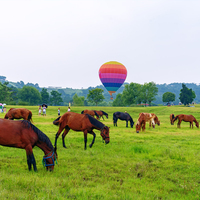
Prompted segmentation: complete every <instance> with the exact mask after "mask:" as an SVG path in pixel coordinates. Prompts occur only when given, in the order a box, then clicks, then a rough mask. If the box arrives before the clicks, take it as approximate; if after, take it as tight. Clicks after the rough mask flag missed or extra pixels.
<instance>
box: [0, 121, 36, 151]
mask: <svg viewBox="0 0 200 200" xmlns="http://www.w3.org/2000/svg"><path fill="white" fill-rule="evenodd" d="M21 122H22V121H21V120H20V121H13V120H6V119H0V127H1V129H0V145H3V146H9V147H17V148H25V147H26V145H27V144H30V143H31V145H32V146H34V144H35V142H36V141H37V140H38V136H37V134H36V133H35V132H34V131H32V130H30V129H29V128H25V127H23V125H22V123H21Z"/></svg>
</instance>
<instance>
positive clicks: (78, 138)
mask: <svg viewBox="0 0 200 200" xmlns="http://www.w3.org/2000/svg"><path fill="white" fill-rule="evenodd" d="M10 107H11V106H7V111H8V110H9V108H10ZM26 108H28V109H29V110H31V111H32V112H33V121H34V125H36V126H37V127H38V128H39V129H40V130H41V131H43V132H44V133H45V134H46V135H47V136H48V137H49V138H50V140H51V142H52V144H54V140H55V134H56V132H57V130H58V127H57V126H54V125H53V124H52V122H53V120H55V119H56V118H57V109H58V107H48V109H47V116H46V117H43V116H38V107H34V106H33V107H28V106H26ZM84 109H86V107H71V111H72V112H77V113H80V112H81V111H82V110H84ZM87 109H88V107H87ZM89 109H96V110H104V111H105V112H107V113H108V114H109V118H108V119H105V121H103V120H101V122H103V123H104V124H105V125H107V126H109V127H110V143H109V144H107V145H105V143H102V138H101V136H100V131H98V130H95V131H94V132H95V133H96V134H97V137H96V141H95V143H94V145H93V147H92V148H89V144H90V142H91V141H92V136H91V135H88V147H87V150H84V138H83V133H82V132H74V131H71V130H70V132H69V134H68V135H67V136H66V139H65V141H66V146H67V149H64V148H63V147H62V139H61V138H62V137H61V135H60V137H59V138H58V143H57V145H58V150H57V153H58V165H56V166H55V168H54V172H47V171H46V170H45V168H43V166H42V158H43V155H44V154H43V152H42V151H41V150H40V149H39V148H37V147H35V148H34V149H33V152H34V155H35V158H36V162H37V168H38V172H36V173H35V172H34V171H31V172H29V171H28V166H27V162H26V152H25V150H23V149H16V148H9V147H3V146H0V152H1V154H0V197H1V199H29V200H32V199H200V130H199V129H197V128H196V126H194V128H193V129H190V128H189V123H186V122H182V124H181V128H180V129H178V128H177V126H176V123H175V125H174V126H172V125H171V124H170V121H169V115H170V114H171V113H174V114H175V115H178V114H181V113H184V114H192V115H194V116H195V117H196V119H197V121H200V105H195V107H183V106H171V107H164V106H163V107H162V106H161V107H147V108H144V107H126V108H124V107H123V108H122V107H120V108H116V107H89ZM66 111H67V107H61V115H62V114H63V113H65V112H66ZM116 111H122V112H124V111H127V112H128V113H129V114H130V115H131V116H132V118H133V120H134V122H136V121H137V119H138V115H139V113H140V112H149V113H155V114H156V115H157V116H158V118H159V120H160V121H161V125H160V126H156V128H155V129H153V128H149V127H148V125H147V126H146V127H147V128H146V131H145V132H140V133H136V130H135V126H134V128H130V126H129V127H128V128H126V127H125V122H124V121H118V127H114V126H113V122H112V114H113V113H114V112H116ZM3 117H4V114H3V113H0V118H3Z"/></svg>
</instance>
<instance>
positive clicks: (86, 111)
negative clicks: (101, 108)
mask: <svg viewBox="0 0 200 200" xmlns="http://www.w3.org/2000/svg"><path fill="white" fill-rule="evenodd" d="M81 114H88V115H90V116H92V117H94V116H96V118H97V119H99V115H98V114H97V112H96V111H95V110H83V111H82V112H81Z"/></svg>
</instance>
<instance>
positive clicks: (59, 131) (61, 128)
mask: <svg viewBox="0 0 200 200" xmlns="http://www.w3.org/2000/svg"><path fill="white" fill-rule="evenodd" d="M63 129H64V128H63V127H61V126H60V127H59V130H58V132H57V133H56V138H55V144H54V146H55V147H56V144H57V139H58V137H59V135H60V134H61V132H62V131H63Z"/></svg>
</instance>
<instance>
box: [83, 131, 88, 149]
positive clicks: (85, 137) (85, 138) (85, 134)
mask: <svg viewBox="0 0 200 200" xmlns="http://www.w3.org/2000/svg"><path fill="white" fill-rule="evenodd" d="M83 133H84V142H85V150H86V149H87V133H88V132H87V130H85V131H84V132H83Z"/></svg>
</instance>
